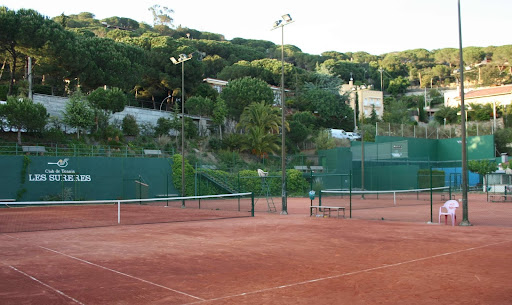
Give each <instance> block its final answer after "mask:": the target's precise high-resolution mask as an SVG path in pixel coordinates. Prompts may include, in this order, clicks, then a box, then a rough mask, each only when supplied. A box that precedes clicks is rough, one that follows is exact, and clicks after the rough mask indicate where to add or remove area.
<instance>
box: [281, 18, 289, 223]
mask: <svg viewBox="0 0 512 305" xmlns="http://www.w3.org/2000/svg"><path fill="white" fill-rule="evenodd" d="M281 107H282V108H281V109H282V114H281V199H282V209H281V214H283V215H287V214H288V203H287V202H286V126H285V124H284V123H285V115H286V112H285V109H286V103H285V96H284V25H283V26H281Z"/></svg>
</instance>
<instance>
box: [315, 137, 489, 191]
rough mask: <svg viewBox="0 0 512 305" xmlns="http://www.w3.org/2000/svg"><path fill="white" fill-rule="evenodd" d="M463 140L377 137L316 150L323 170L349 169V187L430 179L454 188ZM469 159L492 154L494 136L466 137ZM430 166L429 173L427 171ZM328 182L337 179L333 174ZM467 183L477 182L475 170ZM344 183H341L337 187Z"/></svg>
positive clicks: (388, 186)
mask: <svg viewBox="0 0 512 305" xmlns="http://www.w3.org/2000/svg"><path fill="white" fill-rule="evenodd" d="M461 144H462V142H461V140H460V138H452V139H419V138H401V137H386V136H384V137H382V136H379V137H377V138H376V142H364V143H361V142H359V141H357V142H352V143H351V145H352V146H351V147H350V148H346V147H344V148H342V147H339V148H336V149H331V150H323V151H319V153H318V154H319V159H320V160H321V162H322V164H323V165H324V167H325V168H326V171H325V172H324V173H325V174H349V173H352V189H364V190H406V189H418V188H423V187H425V185H429V183H427V182H429V181H430V179H433V184H434V185H435V186H439V187H441V186H450V187H452V188H454V189H456V188H457V187H458V186H459V185H460V183H461V181H460V175H461V161H460V159H461V155H462V151H461V150H462V146H461ZM467 150H468V159H469V160H480V159H492V158H494V136H493V135H489V136H477V137H468V139H467ZM430 169H432V177H430V174H428V175H427V174H426V172H428V171H430ZM332 179H333V181H332V182H329V183H325V182H323V183H324V184H325V185H326V187H325V188H324V189H330V188H331V187H328V186H327V185H329V184H339V183H337V180H338V178H332ZM469 183H470V185H475V184H478V183H479V177H478V175H477V174H474V173H469ZM344 188H345V186H343V185H341V187H340V189H344Z"/></svg>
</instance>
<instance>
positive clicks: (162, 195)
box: [155, 194, 178, 198]
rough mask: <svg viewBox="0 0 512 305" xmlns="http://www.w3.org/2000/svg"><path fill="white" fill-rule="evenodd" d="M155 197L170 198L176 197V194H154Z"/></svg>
mask: <svg viewBox="0 0 512 305" xmlns="http://www.w3.org/2000/svg"><path fill="white" fill-rule="evenodd" d="M155 196H156V197H159V198H168V197H169V198H170V197H178V194H157V195H155Z"/></svg>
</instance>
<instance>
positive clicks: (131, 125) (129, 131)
mask: <svg viewBox="0 0 512 305" xmlns="http://www.w3.org/2000/svg"><path fill="white" fill-rule="evenodd" d="M122 128H123V133H124V134H125V135H128V136H138V135H139V125H137V119H135V117H134V116H133V115H131V114H128V115H126V116H125V117H124V118H123V123H122Z"/></svg>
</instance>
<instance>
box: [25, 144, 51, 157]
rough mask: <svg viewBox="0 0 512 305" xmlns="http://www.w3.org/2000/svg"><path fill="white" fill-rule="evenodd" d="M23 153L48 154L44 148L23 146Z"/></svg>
mask: <svg viewBox="0 0 512 305" xmlns="http://www.w3.org/2000/svg"><path fill="white" fill-rule="evenodd" d="M21 149H23V152H26V153H31V152H33V153H40V154H41V155H43V154H44V153H45V152H46V148H45V147H44V146H22V147H21Z"/></svg>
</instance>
